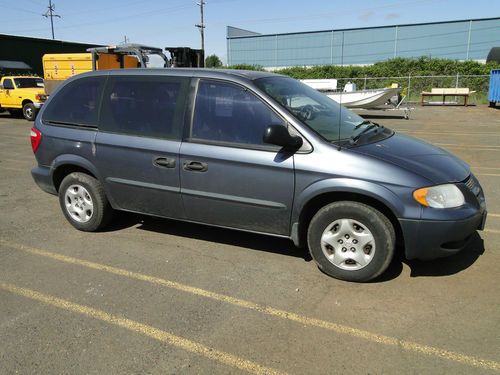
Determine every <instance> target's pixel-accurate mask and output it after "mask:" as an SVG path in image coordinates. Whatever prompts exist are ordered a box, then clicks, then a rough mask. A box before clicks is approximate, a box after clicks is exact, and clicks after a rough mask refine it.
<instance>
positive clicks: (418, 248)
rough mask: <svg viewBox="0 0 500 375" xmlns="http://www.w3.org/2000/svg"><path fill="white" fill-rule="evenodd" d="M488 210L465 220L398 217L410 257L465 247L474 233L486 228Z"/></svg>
mask: <svg viewBox="0 0 500 375" xmlns="http://www.w3.org/2000/svg"><path fill="white" fill-rule="evenodd" d="M486 215H487V213H486V210H482V211H478V212H477V213H476V214H475V215H473V216H471V217H469V218H467V219H462V220H450V221H445V220H408V219H399V223H400V225H401V229H402V231H403V237H404V242H405V254H406V258H407V259H420V260H431V259H436V258H441V257H446V256H450V255H453V254H456V253H458V252H459V251H461V250H463V249H464V248H465V247H466V246H467V243H468V240H469V239H470V238H471V236H472V235H473V234H474V233H475V232H476V231H477V230H482V229H484V225H485V223H486Z"/></svg>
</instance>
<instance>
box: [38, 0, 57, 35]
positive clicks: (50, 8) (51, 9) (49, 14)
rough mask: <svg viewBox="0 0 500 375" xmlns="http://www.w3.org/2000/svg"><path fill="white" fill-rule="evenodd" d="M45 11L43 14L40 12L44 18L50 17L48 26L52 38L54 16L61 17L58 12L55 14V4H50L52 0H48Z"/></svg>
mask: <svg viewBox="0 0 500 375" xmlns="http://www.w3.org/2000/svg"><path fill="white" fill-rule="evenodd" d="M47 8H48V9H47V12H46V13H45V14H42V16H44V17H45V18H49V17H50V27H51V29H52V39H55V37H54V17H57V18H61V16H60V15H59V14H55V13H54V12H55V10H56V5H55V4H52V0H49V6H48V7H47Z"/></svg>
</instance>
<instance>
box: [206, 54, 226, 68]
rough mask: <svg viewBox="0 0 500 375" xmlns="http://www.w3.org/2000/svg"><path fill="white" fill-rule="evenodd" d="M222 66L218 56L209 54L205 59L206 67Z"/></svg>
mask: <svg viewBox="0 0 500 375" xmlns="http://www.w3.org/2000/svg"><path fill="white" fill-rule="evenodd" d="M221 66H222V61H220V59H219V56H217V55H215V54H214V55H210V56H207V58H206V59H205V67H207V68H220V67H221Z"/></svg>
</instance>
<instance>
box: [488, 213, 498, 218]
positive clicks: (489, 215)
mask: <svg viewBox="0 0 500 375" xmlns="http://www.w3.org/2000/svg"><path fill="white" fill-rule="evenodd" d="M488 217H500V214H492V213H490V212H488Z"/></svg>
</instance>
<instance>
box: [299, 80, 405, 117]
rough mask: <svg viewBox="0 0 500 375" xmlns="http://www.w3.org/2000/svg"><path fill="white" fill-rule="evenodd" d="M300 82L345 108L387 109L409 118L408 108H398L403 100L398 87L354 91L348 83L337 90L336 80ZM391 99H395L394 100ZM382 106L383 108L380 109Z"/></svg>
mask: <svg viewBox="0 0 500 375" xmlns="http://www.w3.org/2000/svg"><path fill="white" fill-rule="evenodd" d="M301 82H303V83H305V84H306V85H308V86H310V87H312V88H313V89H315V90H318V91H320V92H322V93H323V94H325V95H326V96H328V97H329V98H330V99H333V100H335V101H336V102H337V103H339V104H342V105H343V106H344V107H347V108H357V109H379V110H380V109H382V110H383V109H387V110H400V109H401V110H403V111H404V112H405V113H404V117H405V118H408V117H409V109H408V108H400V105H401V103H402V101H403V100H404V98H402V99H400V95H399V94H400V92H401V88H400V87H389V88H380V89H370V90H356V85H355V84H354V83H350V82H348V83H347V84H346V85H345V87H344V90H338V89H337V80H336V79H303V80H301ZM393 98H397V99H396V100H394V99H393ZM382 106H384V107H385V108H381V107H382Z"/></svg>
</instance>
